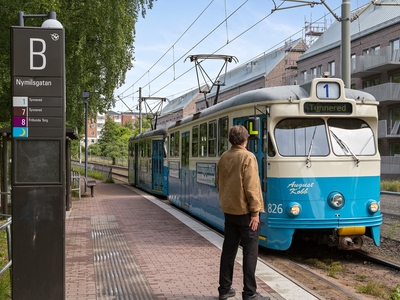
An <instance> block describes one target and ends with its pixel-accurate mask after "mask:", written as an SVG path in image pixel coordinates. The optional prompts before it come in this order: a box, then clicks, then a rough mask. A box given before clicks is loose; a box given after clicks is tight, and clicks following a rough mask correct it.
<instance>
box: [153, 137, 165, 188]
mask: <svg viewBox="0 0 400 300" xmlns="http://www.w3.org/2000/svg"><path fill="white" fill-rule="evenodd" d="M151 146H152V147H151V148H152V150H153V151H152V155H151V157H152V159H151V160H152V162H151V165H152V168H153V170H152V176H153V178H152V182H153V183H152V187H151V188H152V189H153V190H157V191H161V190H162V189H163V178H164V168H163V159H164V157H163V141H152V145H151Z"/></svg>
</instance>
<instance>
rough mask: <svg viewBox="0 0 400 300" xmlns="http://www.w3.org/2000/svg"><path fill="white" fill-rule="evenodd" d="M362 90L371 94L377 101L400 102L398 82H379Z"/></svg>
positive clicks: (399, 84)
mask: <svg viewBox="0 0 400 300" xmlns="http://www.w3.org/2000/svg"><path fill="white" fill-rule="evenodd" d="M363 91H364V92H367V93H370V94H372V95H373V96H374V97H375V99H376V100H378V101H379V102H385V101H391V102H392V103H393V104H395V103H400V83H391V82H389V83H384V84H379V85H375V86H371V87H368V88H365V89H363Z"/></svg>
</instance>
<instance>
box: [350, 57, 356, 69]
mask: <svg viewBox="0 0 400 300" xmlns="http://www.w3.org/2000/svg"><path fill="white" fill-rule="evenodd" d="M356 59H357V56H356V55H355V54H352V55H351V59H350V61H351V69H352V70H355V69H356V67H357V60H356Z"/></svg>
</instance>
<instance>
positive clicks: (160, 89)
mask: <svg viewBox="0 0 400 300" xmlns="http://www.w3.org/2000/svg"><path fill="white" fill-rule="evenodd" d="M212 2H213V1H211V2H210V3H209V4H208V6H207V7H206V8H205V9H204V10H203V11H202V12H201V14H200V15H199V16H198V17H197V18H196V20H195V21H194V22H192V24H191V25H190V26H189V27H188V29H186V30H185V32H184V34H185V33H187V31H188V30H189V29H190V27H192V26H193V24H194V23H195V22H196V21H197V20H198V19H199V17H200V16H201V15H202V14H203V13H204V12H205V10H206V9H207V8H208V7H209V6H210V5H211V3H212ZM247 2H248V0H246V1H245V2H243V3H242V4H241V5H240V6H239V7H238V8H237V9H236V10H235V11H234V12H232V13H231V14H230V15H229V16H227V17H225V19H224V20H223V21H222V22H221V23H219V24H218V25H217V26H216V27H215V28H214V29H212V30H211V31H210V32H209V33H208V34H207V35H206V36H204V37H203V38H202V39H201V40H200V41H199V42H197V43H196V44H195V45H194V46H193V47H191V48H190V49H189V50H188V51H186V53H185V54H184V55H182V56H181V57H180V58H179V59H178V60H176V61H175V59H174V61H173V63H172V64H171V65H170V66H168V67H167V68H166V69H165V70H164V71H162V72H161V73H160V74H158V75H157V76H156V77H154V78H153V79H152V80H150V79H149V81H148V83H147V84H145V85H144V86H143V87H146V86H149V85H150V84H151V83H153V82H154V81H155V80H157V79H158V78H159V77H160V76H162V75H163V74H164V73H166V72H167V71H168V70H169V69H170V68H171V67H173V68H175V64H176V63H177V62H179V61H181V60H182V59H183V57H185V56H186V55H187V54H188V53H189V52H190V51H192V50H193V49H194V48H195V47H196V46H198V45H199V44H200V43H201V42H203V41H204V40H205V39H206V38H207V37H209V36H210V35H211V34H212V33H213V32H214V31H215V30H217V29H218V28H219V27H220V26H221V25H223V24H227V20H228V19H229V18H230V17H232V16H233V15H234V14H235V13H236V12H237V11H238V10H239V9H241V8H242V7H243V6H244V4H246V3H247ZM285 2H286V1H283V2H282V3H281V4H280V5H278V6H276V4H275V2H274V5H275V8H279V7H280V6H282V5H283V4H284V3H285ZM274 11H275V10H273V11H271V13H269V14H268V15H266V16H265V17H263V18H261V19H260V20H258V21H257V22H255V23H254V24H253V25H251V26H250V27H248V28H247V29H245V30H244V31H242V32H241V33H239V34H238V35H236V36H235V37H234V38H232V39H230V40H229V39H228V32H227V39H228V40H227V42H226V44H224V45H223V46H221V47H220V48H218V49H217V50H215V51H214V52H213V53H212V54H215V53H216V52H218V51H220V50H221V49H223V48H225V47H226V46H227V45H229V44H231V43H232V42H234V41H235V40H237V39H238V38H239V37H241V36H242V35H244V34H245V33H247V32H248V31H249V30H251V29H253V28H254V27H255V26H257V25H258V24H259V23H261V22H262V21H264V20H265V19H267V18H268V17H269V16H271V14H272V13H273V12H274ZM323 17H325V15H324V16H323ZM323 17H321V18H319V19H318V20H317V21H316V22H318V21H319V20H321V19H322V18H323ZM302 31H303V28H302V29H301V30H299V31H297V32H296V33H294V34H292V35H291V36H290V37H288V38H285V39H284V41H285V40H288V39H290V38H292V37H293V36H295V35H297V34H299V33H300V32H302ZM184 34H182V35H181V36H180V38H179V39H178V40H177V41H176V42H175V43H174V44H173V46H171V47H170V48H169V49H168V51H167V52H169V51H170V50H171V49H174V46H175V45H176V43H177V42H178V41H179V40H180V39H181V38H182V36H183V35H184ZM281 43H282V42H279V43H277V44H276V45H273V46H272V47H270V48H269V49H267V50H266V51H264V52H263V53H262V54H260V55H263V54H265V53H266V52H267V51H270V50H272V49H274V48H275V47H277V46H278V45H279V44H281ZM167 52H166V53H164V55H163V56H162V57H161V58H160V59H159V60H157V62H156V63H155V64H153V66H152V67H151V68H150V69H149V70H148V71H147V72H146V73H147V74H149V71H150V70H151V69H152V68H154V66H155V65H156V64H157V63H158V62H159V61H160V60H161V59H162V58H163V57H164V56H165V55H166V54H167ZM260 55H257V56H255V57H254V58H252V59H250V60H249V61H252V60H254V59H255V58H257V57H259V56H260ZM249 61H248V62H249ZM194 68H195V67H194V66H193V67H191V68H189V69H187V70H186V71H184V72H183V73H182V74H180V75H176V74H175V69H174V76H173V79H172V80H171V81H169V82H167V83H166V84H165V85H164V86H162V87H161V88H159V89H158V90H157V91H155V92H153V93H150V91H149V95H150V96H152V95H155V94H157V93H159V92H160V91H162V90H163V89H165V88H166V87H167V86H169V85H170V84H172V83H173V82H174V81H176V80H178V79H180V78H181V77H183V76H184V75H186V74H188V73H189V72H190V71H192V70H193V69H194ZM143 77H144V75H142V76H141V77H140V78H139V79H138V80H136V81H135V83H134V84H132V85H131V86H130V87H132V86H134V85H135V84H136V83H137V82H138V81H139V80H140V79H142V78H143ZM130 87H129V88H130ZM129 88H128V89H129ZM193 88H194V87H193ZM193 88H189V89H186V90H185V91H181V92H177V93H175V95H180V94H184V93H185V92H188V91H190V90H192V89H193ZM128 89H126V90H125V91H124V92H123V93H121V94H120V95H119V99H121V98H128V97H131V96H133V95H134V94H136V93H138V91H133V92H132V93H130V94H128V95H125V96H122V95H123V94H124V93H125V92H126V91H127V90H128Z"/></svg>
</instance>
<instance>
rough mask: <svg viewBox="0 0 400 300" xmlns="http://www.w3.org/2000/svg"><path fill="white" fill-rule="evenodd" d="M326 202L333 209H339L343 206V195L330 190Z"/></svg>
mask: <svg viewBox="0 0 400 300" xmlns="http://www.w3.org/2000/svg"><path fill="white" fill-rule="evenodd" d="M328 204H329V206H330V207H332V208H333V209H340V208H342V207H343V206H344V197H343V195H342V194H341V193H339V192H332V193H330V194H329V196H328Z"/></svg>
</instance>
